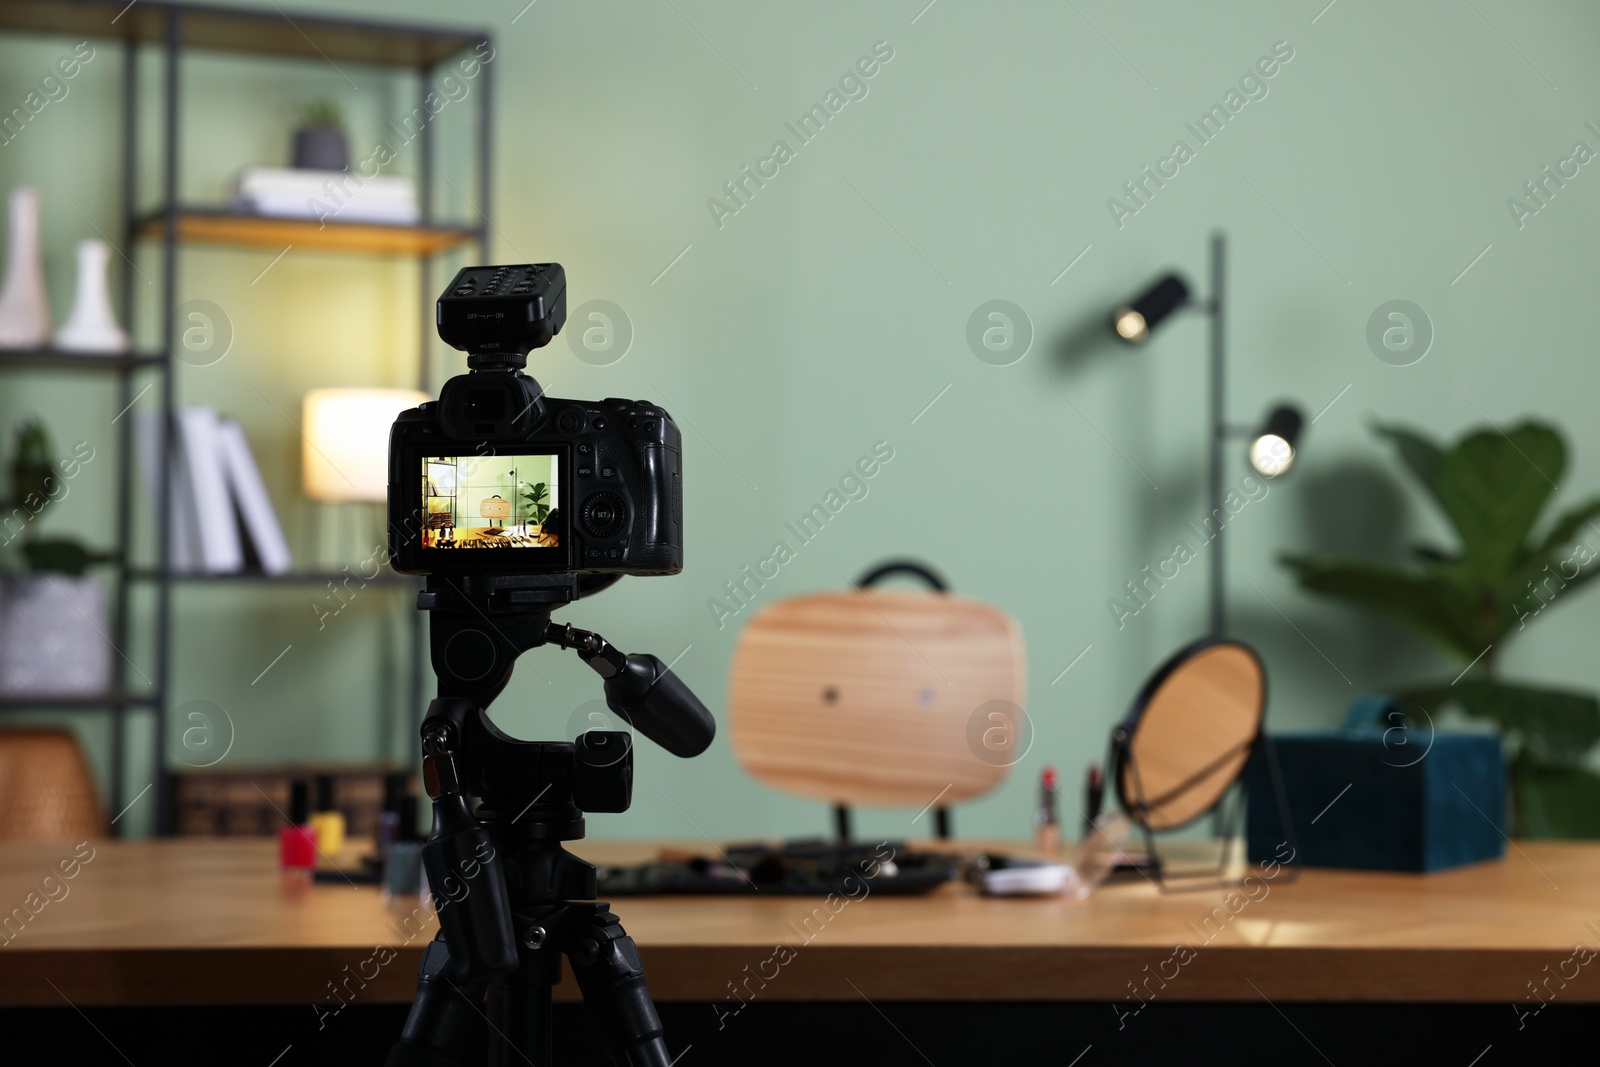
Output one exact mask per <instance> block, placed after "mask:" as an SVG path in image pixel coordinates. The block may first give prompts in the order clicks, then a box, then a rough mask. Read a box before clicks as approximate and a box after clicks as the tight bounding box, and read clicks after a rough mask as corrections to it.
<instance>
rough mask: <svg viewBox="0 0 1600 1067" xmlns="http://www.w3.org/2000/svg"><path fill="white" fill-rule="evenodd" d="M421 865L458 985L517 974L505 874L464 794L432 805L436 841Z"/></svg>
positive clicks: (450, 795) (427, 848)
mask: <svg viewBox="0 0 1600 1067" xmlns="http://www.w3.org/2000/svg"><path fill="white" fill-rule="evenodd" d="M422 865H423V867H424V868H425V869H426V870H427V872H428V890H429V892H430V893H432V894H433V904H434V909H435V911H436V912H437V913H438V916H439V929H440V930H441V931H443V933H444V939H445V942H446V943H447V944H448V945H449V946H450V962H451V964H452V966H453V969H454V971H455V977H456V980H457V981H458V982H461V983H470V982H480V981H486V980H487V979H489V978H492V977H494V976H495V975H499V974H509V973H510V972H511V971H514V970H516V969H517V942H516V935H515V933H514V931H513V930H512V928H511V900H510V897H509V895H508V894H507V892H506V877H505V869H504V866H503V865H502V864H501V862H500V857H499V855H498V854H497V853H496V852H495V848H494V843H493V842H492V841H490V840H489V831H488V830H486V829H484V828H483V826H482V824H480V823H479V822H478V819H477V817H476V816H475V815H473V813H472V809H471V808H470V807H468V806H467V798H466V797H465V796H463V795H462V794H460V793H445V794H443V795H441V796H439V797H436V798H435V799H434V802H433V835H432V837H430V838H429V840H428V843H427V844H426V845H423V846H422Z"/></svg>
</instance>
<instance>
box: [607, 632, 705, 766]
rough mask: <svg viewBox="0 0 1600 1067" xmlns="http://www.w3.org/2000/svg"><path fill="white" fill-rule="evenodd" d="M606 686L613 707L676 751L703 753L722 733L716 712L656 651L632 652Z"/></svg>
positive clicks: (689, 754) (610, 705) (645, 732)
mask: <svg viewBox="0 0 1600 1067" xmlns="http://www.w3.org/2000/svg"><path fill="white" fill-rule="evenodd" d="M605 688H606V704H607V705H608V706H609V707H610V708H611V710H612V711H614V712H616V713H617V714H618V715H620V716H622V718H624V719H625V720H627V721H628V723H630V724H631V725H632V726H633V728H634V729H636V730H638V731H639V732H640V733H641V734H644V735H645V736H646V737H648V738H649V739H650V740H652V741H654V742H655V743H656V744H658V745H660V746H661V747H662V748H664V749H666V750H667V751H668V752H670V753H672V754H673V755H674V756H682V757H684V758H685V759H687V758H689V757H691V756H698V755H700V753H702V752H704V751H705V750H706V749H707V748H710V747H711V742H712V740H713V739H715V738H716V736H717V720H715V719H713V718H712V717H711V712H709V711H707V710H706V706H705V705H704V704H702V703H700V698H699V697H697V696H695V695H694V690H692V689H690V688H689V687H688V686H687V685H684V684H683V680H682V679H681V678H679V677H678V676H677V675H676V674H673V673H672V671H670V670H668V669H667V665H666V664H665V663H662V662H661V660H660V659H659V658H658V657H656V656H652V655H650V654H649V653H642V654H636V655H632V656H629V657H628V658H627V660H626V661H625V662H624V663H623V665H622V669H621V670H620V671H618V672H617V673H616V674H614V675H612V676H611V677H609V678H607V679H606V686H605Z"/></svg>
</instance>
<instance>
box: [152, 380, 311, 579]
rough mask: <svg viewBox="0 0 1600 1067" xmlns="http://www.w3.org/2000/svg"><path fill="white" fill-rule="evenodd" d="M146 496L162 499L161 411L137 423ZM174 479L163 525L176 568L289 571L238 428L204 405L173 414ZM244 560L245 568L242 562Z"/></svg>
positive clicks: (170, 472) (170, 461)
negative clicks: (146, 487) (146, 489)
mask: <svg viewBox="0 0 1600 1067" xmlns="http://www.w3.org/2000/svg"><path fill="white" fill-rule="evenodd" d="M136 429H137V433H138V436H139V445H140V447H139V452H140V456H141V459H142V460H143V465H144V474H145V479H146V482H147V483H148V485H149V486H150V495H151V500H152V501H157V500H159V499H160V495H159V494H160V492H161V484H160V471H161V466H160V463H159V462H158V457H159V456H160V454H161V440H162V433H161V414H160V412H142V413H140V415H139V417H138V423H137V426H136ZM166 469H167V476H168V477H169V478H170V479H171V481H172V490H171V495H170V497H169V501H168V502H169V504H170V508H171V510H170V512H169V520H168V530H169V531H170V536H171V548H170V553H171V554H170V557H169V558H170V560H171V566H172V569H173V570H174V571H176V572H178V573H184V574H189V573H194V574H232V573H237V572H239V571H243V570H246V569H254V568H259V569H260V570H262V571H264V572H266V573H267V574H283V573H284V572H286V571H287V570H288V569H289V564H290V558H289V543H288V541H287V540H285V538H284V536H283V527H282V526H281V525H279V523H278V515H277V512H276V511H274V510H273V507H272V500H271V498H270V497H268V496H267V488H266V485H265V484H264V483H263V482H262V480H261V471H260V469H259V468H257V467H256V460H255V456H254V454H253V453H251V451H250V442H249V441H248V440H246V438H245V435H244V428H243V427H242V426H240V425H239V424H238V423H237V422H235V421H234V420H232V419H222V418H218V417H217V413H216V412H215V411H212V410H211V409H210V408H200V407H196V408H181V409H179V410H178V411H176V412H174V413H173V427H172V433H171V435H170V439H169V440H168V441H167V468H166ZM247 565H248V566H247Z"/></svg>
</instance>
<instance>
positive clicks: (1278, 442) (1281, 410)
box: [1250, 404, 1305, 478]
mask: <svg viewBox="0 0 1600 1067" xmlns="http://www.w3.org/2000/svg"><path fill="white" fill-rule="evenodd" d="M1304 424H1305V416H1303V415H1301V414H1300V409H1299V408H1297V407H1294V406H1293V405H1292V404H1280V405H1278V406H1277V407H1275V408H1273V409H1272V412H1271V413H1270V414H1269V415H1268V416H1267V421H1266V422H1265V423H1263V424H1262V426H1261V429H1259V430H1258V431H1256V436H1255V438H1254V439H1253V440H1251V442H1250V466H1252V467H1254V468H1255V470H1256V473H1257V474H1259V475H1261V476H1262V477H1263V478H1276V477H1277V476H1278V475H1280V474H1282V473H1284V472H1285V471H1287V470H1288V469H1289V466H1290V464H1292V463H1293V462H1294V446H1295V443H1296V442H1297V441H1298V440H1299V439H1300V427H1301V426H1303V425H1304Z"/></svg>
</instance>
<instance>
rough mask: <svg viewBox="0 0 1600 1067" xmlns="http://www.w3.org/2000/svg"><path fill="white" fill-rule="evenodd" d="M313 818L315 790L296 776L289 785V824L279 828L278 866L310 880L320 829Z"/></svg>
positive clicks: (314, 865) (315, 859) (315, 864)
mask: <svg viewBox="0 0 1600 1067" xmlns="http://www.w3.org/2000/svg"><path fill="white" fill-rule="evenodd" d="M310 818H311V791H310V790H309V789H308V788H306V781H305V779H304V778H296V779H295V780H294V783H293V784H292V785H291V786H290V787H289V825H288V826H285V827H284V828H283V829H282V830H280V831H278V867H279V869H280V870H282V871H283V872H284V873H285V874H294V875H299V876H303V877H304V878H305V879H306V880H307V881H310V879H311V872H312V871H313V870H314V869H315V868H316V866H317V831H316V830H315V829H313V828H312V827H311V825H310V824H309V819H310Z"/></svg>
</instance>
